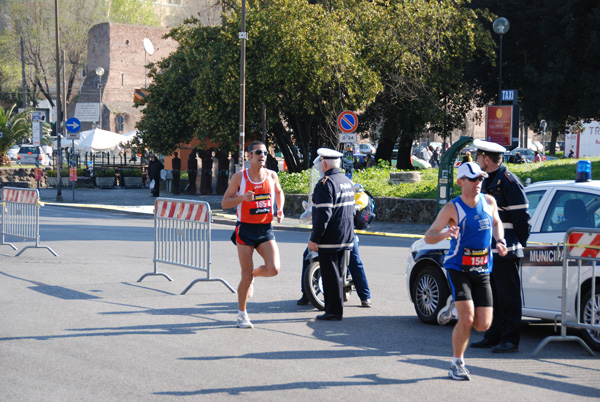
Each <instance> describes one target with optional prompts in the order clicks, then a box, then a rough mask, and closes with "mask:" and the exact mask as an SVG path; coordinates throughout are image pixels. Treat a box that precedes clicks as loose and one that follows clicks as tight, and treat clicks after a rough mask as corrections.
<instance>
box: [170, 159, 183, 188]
mask: <svg viewBox="0 0 600 402" xmlns="http://www.w3.org/2000/svg"><path fill="white" fill-rule="evenodd" d="M173 155H175V156H174V157H173V160H172V161H171V168H172V169H173V172H172V173H173V194H175V195H177V194H179V179H180V178H181V159H179V153H177V152H175V153H174V154H173Z"/></svg>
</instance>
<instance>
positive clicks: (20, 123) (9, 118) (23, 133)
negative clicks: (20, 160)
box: [0, 105, 32, 165]
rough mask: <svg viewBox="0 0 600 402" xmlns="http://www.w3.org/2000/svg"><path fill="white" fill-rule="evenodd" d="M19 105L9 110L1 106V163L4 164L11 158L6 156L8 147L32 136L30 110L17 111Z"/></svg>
mask: <svg viewBox="0 0 600 402" xmlns="http://www.w3.org/2000/svg"><path fill="white" fill-rule="evenodd" d="M16 106H17V105H13V106H12V107H11V108H10V110H9V111H8V112H7V111H5V110H4V108H3V107H0V132H1V133H2V136H1V137H0V164H1V165H4V164H6V163H7V162H8V164H9V165H10V159H8V158H7V157H6V153H7V152H8V149H9V148H10V147H11V146H13V145H15V144H16V143H17V142H20V141H22V140H24V139H25V138H27V137H29V136H31V131H32V130H31V123H30V122H29V121H28V119H27V115H28V114H29V113H30V112H29V111H24V112H21V113H15V108H16Z"/></svg>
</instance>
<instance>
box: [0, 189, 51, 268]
mask: <svg viewBox="0 0 600 402" xmlns="http://www.w3.org/2000/svg"><path fill="white" fill-rule="evenodd" d="M39 200H40V194H39V191H38V190H36V189H29V188H15V187H4V188H2V234H1V236H0V237H1V239H0V245H8V246H11V247H12V248H13V249H14V250H17V248H16V247H15V245H14V244H12V243H7V242H5V241H4V237H5V236H12V237H18V238H21V239H27V240H34V241H35V245H34V246H27V247H24V248H23V249H22V250H21V251H19V252H18V253H17V255H16V256H19V255H21V253H23V251H25V250H26V249H28V248H45V249H48V251H50V252H51V253H52V254H54V255H55V256H56V257H58V254H56V253H55V252H54V250H52V249H51V248H50V247H48V246H42V245H41V244H40V203H39ZM16 256H15V257H16Z"/></svg>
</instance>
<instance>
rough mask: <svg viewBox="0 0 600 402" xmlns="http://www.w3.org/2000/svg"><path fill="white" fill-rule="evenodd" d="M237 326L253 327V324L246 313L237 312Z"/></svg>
mask: <svg viewBox="0 0 600 402" xmlns="http://www.w3.org/2000/svg"><path fill="white" fill-rule="evenodd" d="M237 326H238V327H239V328H254V325H252V323H251V322H250V318H248V315H246V314H238V317H237Z"/></svg>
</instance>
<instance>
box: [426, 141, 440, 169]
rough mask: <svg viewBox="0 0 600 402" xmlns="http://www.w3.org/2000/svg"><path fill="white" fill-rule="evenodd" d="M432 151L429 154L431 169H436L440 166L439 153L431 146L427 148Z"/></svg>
mask: <svg viewBox="0 0 600 402" xmlns="http://www.w3.org/2000/svg"><path fill="white" fill-rule="evenodd" d="M429 148H430V150H431V151H432V154H431V167H434V168H435V167H438V166H439V165H440V153H439V151H438V149H439V148H433V147H432V146H431V145H430V146H429Z"/></svg>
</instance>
